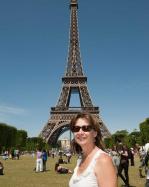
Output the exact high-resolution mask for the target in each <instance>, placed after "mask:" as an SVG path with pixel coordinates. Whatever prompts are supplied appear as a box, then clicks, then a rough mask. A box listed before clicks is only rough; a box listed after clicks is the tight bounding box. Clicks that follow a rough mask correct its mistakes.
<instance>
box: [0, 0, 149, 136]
mask: <svg viewBox="0 0 149 187" xmlns="http://www.w3.org/2000/svg"><path fill="white" fill-rule="evenodd" d="M78 3H79V10H78V19H79V38H80V47H81V57H82V64H83V69H84V72H85V75H86V76H87V77H88V89H89V93H90V96H91V98H92V102H93V104H94V105H95V106H99V107H100V115H101V118H102V120H103V121H104V123H105V124H106V126H107V127H108V129H109V130H110V131H111V133H114V132H115V131H117V130H122V129H126V130H128V131H129V132H131V131H132V130H134V129H139V123H140V122H142V121H143V120H144V119H145V118H147V117H149V96H148V95H149V73H148V72H149V21H148V20H149V11H148V10H149V1H147V0H142V1H140V0H112V1H111V0H105V1H101V0H92V1H90V0H85V1H83V0H79V1H78ZM69 18H70V10H69V0H13V1H12V0H0V122H4V123H7V124H9V125H13V126H15V127H16V128H18V129H24V130H26V131H27V132H28V136H37V135H38V134H39V133H40V131H41V130H42V128H43V126H44V125H45V123H46V122H47V121H48V119H49V117H50V116H49V112H50V107H53V106H55V105H56V103H57V101H58V98H59V94H60V91H61V85H62V81H61V78H62V76H63V75H64V72H65V70H66V64H67V56H68V40H69V24H70V23H69Z"/></svg>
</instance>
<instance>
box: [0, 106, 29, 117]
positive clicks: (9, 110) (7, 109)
mask: <svg viewBox="0 0 149 187" xmlns="http://www.w3.org/2000/svg"><path fill="white" fill-rule="evenodd" d="M25 113H26V112H25V110H24V109H23V108H19V107H13V106H6V105H0V115H2V114H3V115H4V114H6V115H7V114H12V115H20V114H21V115H22V114H25Z"/></svg>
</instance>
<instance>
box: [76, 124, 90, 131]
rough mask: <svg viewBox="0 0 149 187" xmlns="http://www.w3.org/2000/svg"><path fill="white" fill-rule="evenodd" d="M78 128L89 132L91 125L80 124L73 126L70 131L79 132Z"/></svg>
mask: <svg viewBox="0 0 149 187" xmlns="http://www.w3.org/2000/svg"><path fill="white" fill-rule="evenodd" d="M80 129H82V130H83V131H84V132H89V131H91V130H92V129H93V128H92V126H91V125H84V126H82V127H80V126H74V127H73V128H72V132H79V131H80Z"/></svg>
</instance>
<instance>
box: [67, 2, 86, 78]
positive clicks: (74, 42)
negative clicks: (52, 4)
mask: <svg viewBox="0 0 149 187" xmlns="http://www.w3.org/2000/svg"><path fill="white" fill-rule="evenodd" d="M77 9H78V1H77V0H71V1H70V33H69V34H70V35H69V51H68V63H67V69H66V73H65V76H67V77H76V76H77V77H78V76H79V77H80V76H81V77H84V74H83V69H82V63H81V55H80V46H79V36H78V35H79V34H78V18H77Z"/></svg>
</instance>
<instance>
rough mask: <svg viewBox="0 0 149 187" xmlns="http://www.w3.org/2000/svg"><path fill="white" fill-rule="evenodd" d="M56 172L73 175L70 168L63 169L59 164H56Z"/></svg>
mask: <svg viewBox="0 0 149 187" xmlns="http://www.w3.org/2000/svg"><path fill="white" fill-rule="evenodd" d="M55 171H56V172H57V173H59V174H71V173H72V171H71V170H70V169H68V168H65V167H62V166H60V165H59V163H58V162H56V164H55Z"/></svg>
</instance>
